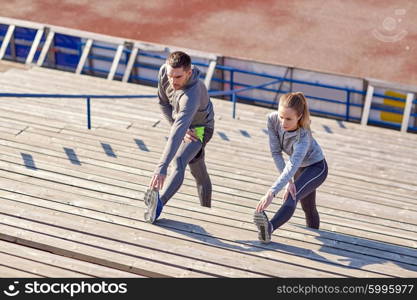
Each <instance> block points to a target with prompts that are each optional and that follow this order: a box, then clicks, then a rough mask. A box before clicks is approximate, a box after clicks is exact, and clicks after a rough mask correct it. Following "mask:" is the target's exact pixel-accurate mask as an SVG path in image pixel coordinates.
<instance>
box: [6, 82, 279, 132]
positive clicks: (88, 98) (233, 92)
mask: <svg viewBox="0 0 417 300" xmlns="http://www.w3.org/2000/svg"><path fill="white" fill-rule="evenodd" d="M278 82H279V81H278V80H273V81H270V82H267V83H263V84H259V85H256V86H251V87H246V88H241V89H236V90H230V91H217V92H209V95H210V96H213V97H216V96H225V95H231V96H232V99H233V100H232V103H233V104H232V105H233V108H232V118H233V119H235V118H236V95H237V94H238V93H240V92H244V91H248V90H251V89H256V88H259V87H264V86H268V85H271V84H276V83H278ZM156 97H157V95H156V94H155V95H88V94H33V93H0V98H55V99H59V98H72V99H74V98H75V99H86V106H87V128H88V129H89V130H90V129H91V124H92V118H91V99H127V98H131V99H132V98H133V99H138V98H156Z"/></svg>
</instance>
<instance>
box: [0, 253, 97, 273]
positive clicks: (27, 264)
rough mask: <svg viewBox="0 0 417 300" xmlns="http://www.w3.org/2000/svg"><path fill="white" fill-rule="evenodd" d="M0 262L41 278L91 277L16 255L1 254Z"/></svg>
mask: <svg viewBox="0 0 417 300" xmlns="http://www.w3.org/2000/svg"><path fill="white" fill-rule="evenodd" d="M0 260H1V261H2V265H4V266H7V267H10V268H13V267H18V268H22V269H24V271H26V272H28V273H31V274H34V275H38V276H40V277H77V278H88V277H89V276H87V275H85V274H81V273H79V272H75V271H70V270H66V269H61V268H57V267H55V266H53V265H47V264H44V263H40V262H37V261H33V260H30V259H26V258H25V257H21V256H17V255H14V254H5V253H3V252H0Z"/></svg>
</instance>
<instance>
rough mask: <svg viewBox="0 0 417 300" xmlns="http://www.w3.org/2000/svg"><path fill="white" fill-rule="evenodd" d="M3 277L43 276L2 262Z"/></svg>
mask: <svg viewBox="0 0 417 300" xmlns="http://www.w3.org/2000/svg"><path fill="white" fill-rule="evenodd" d="M0 277H1V278H40V277H41V276H39V275H36V274H32V273H28V272H25V271H23V270H20V269H19V268H18V267H15V268H10V267H8V266H5V265H3V264H1V263H0Z"/></svg>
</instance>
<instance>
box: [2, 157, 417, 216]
mask: <svg viewBox="0 0 417 300" xmlns="http://www.w3.org/2000/svg"><path fill="white" fill-rule="evenodd" d="M6 157H7V156H6V155H3V154H0V158H1V159H2V161H1V162H0V167H1V168H4V169H6V170H11V171H15V172H19V173H23V174H30V175H31V176H35V177H39V176H41V177H42V178H43V179H47V180H50V181H53V182H56V183H58V182H62V183H64V182H65V183H70V184H71V185H73V186H77V187H83V188H87V189H89V190H91V189H93V190H100V191H103V192H106V193H108V194H113V195H114V194H121V195H124V196H125V197H131V198H135V197H136V193H135V192H133V190H134V185H130V186H129V185H128V186H126V183H125V184H124V185H125V186H126V187H125V186H121V185H114V184H111V185H109V183H110V182H111V181H109V179H107V178H102V179H101V178H100V177H99V176H95V175H89V176H88V181H85V180H83V179H82V177H80V176H79V175H77V174H76V173H74V172H73V171H69V170H68V169H65V171H64V170H62V171H60V168H59V167H52V166H50V167H49V166H47V165H43V166H38V168H39V169H38V170H29V169H25V168H24V167H19V166H18V165H15V163H19V161H20V159H19V158H16V159H13V158H12V159H10V158H9V159H7V160H6ZM61 169H62V168H61ZM49 170H50V171H51V173H49V172H48V171H49ZM150 173H151V172H150ZM144 181H145V180H144ZM126 188H127V189H126ZM214 190H215V191H216V190H219V191H220V192H222V193H225V192H227V191H229V193H231V194H233V193H236V192H237V191H236V190H235V189H232V188H229V189H227V188H226V187H216V186H214ZM239 193H240V194H243V195H245V194H247V197H248V198H254V196H255V197H258V196H257V195H259V196H260V194H259V192H258V194H256V195H255V194H254V193H249V192H245V191H242V190H240V191H239ZM252 194H253V195H254V196H251V195H252ZM333 198H334V196H331V197H329V196H327V195H322V199H329V200H328V201H329V202H330V201H331V202H333V203H336V201H337V203H338V204H339V205H343V204H344V203H346V201H348V202H349V203H350V205H352V204H355V208H354V211H355V212H358V213H360V212H361V211H368V210H370V211H372V212H373V213H374V214H375V215H378V216H379V217H382V216H384V217H387V218H392V217H393V216H395V215H396V214H398V217H400V218H401V219H402V220H407V221H408V222H411V223H414V222H415V214H413V213H412V212H408V211H407V210H404V209H401V210H395V209H394V208H391V211H390V212H389V213H388V212H386V211H385V210H384V206H381V205H377V204H372V205H371V204H368V203H364V202H363V201H357V200H355V199H349V198H345V197H337V198H335V199H333ZM255 199H256V198H255ZM322 201H323V200H322ZM368 206H369V208H368Z"/></svg>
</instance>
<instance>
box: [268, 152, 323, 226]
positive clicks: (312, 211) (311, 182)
mask: <svg viewBox="0 0 417 300" xmlns="http://www.w3.org/2000/svg"><path fill="white" fill-rule="evenodd" d="M327 171H328V169H327V162H326V160H325V159H323V160H322V161H319V162H317V163H315V164H312V165H310V166H307V167H304V168H299V169H298V171H297V173H295V176H294V180H295V181H294V183H295V187H296V190H297V194H296V201H294V200H293V198H292V196H291V194H290V195H288V197H287V200H286V201H285V202H284V203H283V204H282V206H281V208H280V209H279V210H278V211H277V212H276V213H275V215H274V217H273V218H272V219H271V223H272V227H273V230H275V229H277V228H279V227H281V226H282V225H283V224H284V223H286V222H287V221H288V220H289V219H290V218H291V217H292V215H293V214H294V211H295V207H296V206H297V203H298V201H300V202H301V206H302V208H303V210H304V213H305V215H306V223H307V227H310V228H316V229H318V228H319V226H320V217H319V213H318V211H317V208H316V189H317V188H318V187H319V186H320V185H321V184H322V183H323V182H324V180H325V179H326V177H327Z"/></svg>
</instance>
